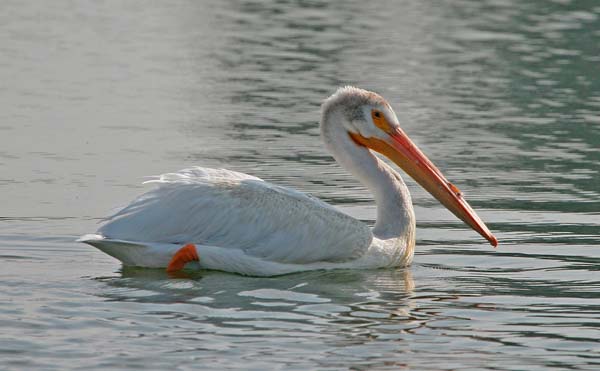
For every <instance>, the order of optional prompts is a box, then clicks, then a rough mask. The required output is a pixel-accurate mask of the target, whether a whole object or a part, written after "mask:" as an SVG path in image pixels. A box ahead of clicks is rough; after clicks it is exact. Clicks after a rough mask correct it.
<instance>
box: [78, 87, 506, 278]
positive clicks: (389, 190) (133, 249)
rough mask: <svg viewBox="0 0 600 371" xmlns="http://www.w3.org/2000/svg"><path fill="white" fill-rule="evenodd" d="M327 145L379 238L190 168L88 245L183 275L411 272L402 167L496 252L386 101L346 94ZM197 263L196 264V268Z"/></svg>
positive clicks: (322, 208)
mask: <svg viewBox="0 0 600 371" xmlns="http://www.w3.org/2000/svg"><path fill="white" fill-rule="evenodd" d="M320 128H321V138H322V139H323V141H324V142H325V146H326V147H327V149H328V150H329V151H330V152H331V154H332V155H333V157H334V158H335V159H336V161H337V162H338V163H339V164H340V165H342V167H344V168H345V169H346V170H347V171H349V172H350V173H352V174H353V175H354V176H356V177H357V178H358V179H359V180H360V182H361V183H362V184H364V185H365V186H366V187H367V188H368V189H369V190H370V191H371V192H372V193H373V195H374V197H375V202H376V203H377V222H376V223H375V226H374V228H373V229H370V228H368V227H367V226H366V225H365V224H363V223H362V222H360V221H358V220H356V219H354V218H352V217H351V216H348V215H346V214H344V213H342V212H340V211H338V210H337V209H336V208H334V207H332V206H330V205H328V204H326V203H324V202H322V201H320V200H318V199H316V198H314V197H312V196H310V195H306V194H304V193H301V192H298V191H295V190H293V189H289V188H285V187H280V186H277V185H273V184H270V183H267V182H265V181H263V180H262V179H259V178H256V177H253V176H251V175H247V174H243V173H238V172H234V171H229V170H223V169H208V168H200V167H195V168H190V169H185V170H181V171H179V172H176V173H170V174H164V175H161V176H160V177H158V178H157V179H155V180H151V181H149V182H150V183H156V184H157V185H158V187H157V188H155V189H153V190H151V191H149V192H147V193H145V194H143V195H141V196H140V197H138V198H137V199H135V200H134V201H133V202H132V203H131V204H129V205H128V206H127V207H125V208H124V209H122V210H121V211H119V212H117V213H116V214H115V215H113V216H111V217H110V218H108V220H107V223H106V224H104V225H103V226H102V227H101V228H100V229H99V230H98V232H97V234H93V235H86V236H83V237H82V238H81V239H80V241H82V242H85V243H88V244H90V245H92V246H95V247H97V248H98V249H100V250H102V251H104V252H105V253H107V254H109V255H111V256H113V257H115V258H117V259H119V260H121V261H122V262H123V264H125V265H133V266H141V267H163V268H164V267H167V271H177V270H179V269H181V268H183V267H184V266H186V267H188V268H194V269H215V270H222V271H228V272H235V273H240V274H246V275H257V276H271V275H279V274H285V273H291V272H298V271H305V270H314V269H332V268H380V267H396V266H406V265H409V264H410V263H411V261H412V258H413V252H414V247H415V229H416V226H415V214H414V211H413V206H412V202H411V198H410V194H409V192H408V188H407V187H406V185H405V184H404V182H403V181H402V178H400V176H399V175H398V173H397V172H396V171H394V170H393V169H392V168H391V167H390V166H388V165H387V164H386V163H385V162H383V161H382V160H380V159H379V158H377V157H376V156H375V155H374V154H373V153H372V152H371V150H373V151H375V152H379V153H381V154H383V155H385V156H386V157H388V158H389V159H390V160H391V161H393V162H394V163H396V164H397V165H398V166H399V167H401V168H402V169H403V170H404V171H405V172H406V173H407V174H408V175H410V176H411V177H412V178H413V179H415V180H416V181H417V182H418V183H419V184H420V185H421V186H422V187H423V188H425V189H426V190H427V191H428V192H429V193H431V194H432V195H433V196H434V197H435V198H437V199H438V200H439V201H440V202H441V203H442V204H443V205H444V206H446V207H447V208H448V209H449V210H450V211H452V212H453V213H454V214H455V215H456V216H457V217H458V218H460V219H461V220H463V221H464V222H465V223H466V224H468V225H469V226H471V228H473V229H474V230H475V231H477V232H478V233H479V234H481V235H482V236H483V237H485V238H486V239H487V240H488V241H489V242H490V243H491V244H492V245H493V246H496V245H497V244H498V241H497V240H496V238H495V237H494V236H493V235H492V233H491V232H490V231H489V230H488V228H487V227H486V226H485V224H484V223H483V221H482V220H481V219H480V218H479V217H478V216H477V214H475V212H474V211H473V209H472V208H471V207H470V206H469V204H468V203H467V201H465V199H464V198H463V196H462V194H461V193H460V191H459V190H458V188H457V187H456V186H454V185H453V184H452V183H450V182H449V181H448V180H446V178H445V177H444V176H443V175H442V173H441V172H440V171H439V170H438V169H437V168H436V167H435V166H434V165H433V163H432V162H431V161H430V160H429V159H428V158H427V157H426V156H425V155H424V154H423V153H422V152H421V151H420V150H419V149H418V148H417V147H416V146H415V144H414V143H413V142H412V141H411V140H410V139H409V138H408V136H406V134H405V133H404V131H402V129H401V128H400V125H399V123H398V119H397V118H396V114H395V113H394V111H393V110H392V108H391V107H390V105H389V104H388V103H387V102H386V101H385V99H383V98H382V97H381V96H380V95H378V94H376V93H373V92H370V91H366V90H362V89H358V88H355V87H344V88H340V89H338V91H337V92H336V93H335V94H333V95H332V96H331V97H329V98H328V99H327V100H325V102H324V103H323V105H322V107H321V123H320ZM188 263H189V264H188Z"/></svg>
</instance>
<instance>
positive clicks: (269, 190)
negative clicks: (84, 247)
mask: <svg viewBox="0 0 600 371" xmlns="http://www.w3.org/2000/svg"><path fill="white" fill-rule="evenodd" d="M150 182H152V183H156V184H157V185H158V187H157V188H155V189H153V190H151V191H149V192H147V193H145V194H143V195H142V196H140V197H138V198H137V199H136V200H134V201H133V202H132V203H131V204H130V205H128V206H127V207H125V208H124V209H122V210H121V211H119V212H118V213H116V214H115V215H113V216H112V217H110V218H109V219H108V221H107V223H106V224H105V225H104V226H102V227H101V228H100V230H99V231H98V232H99V233H101V234H102V235H103V236H105V237H107V238H112V239H120V240H127V241H137V242H159V243H177V244H184V243H189V242H192V243H196V244H201V245H210V246H219V247H223V248H231V249H241V250H243V251H244V252H245V253H246V254H248V255H251V256H254V257H258V258H261V259H265V260H270V261H274V262H281V263H299V264H303V263H311V262H317V261H332V262H339V261H345V260H350V259H355V258H357V257H360V256H361V255H363V254H364V253H365V252H366V250H367V249H368V247H369V245H370V244H371V240H372V238H373V235H372V233H371V230H370V229H369V228H368V227H367V226H366V225H365V224H363V223H362V222H360V221H358V220H356V219H354V218H352V217H350V216H348V215H346V214H344V213H342V212H340V211H338V210H336V209H335V208H333V207H332V206H330V205H328V204H326V203H324V202H322V201H320V200H318V199H316V198H314V197H312V196H309V195H306V194H303V193H301V192H298V191H295V190H292V189H289V188H285V187H279V186H276V185H273V184H270V183H267V182H265V181H263V180H261V179H259V178H256V177H253V176H250V175H247V174H242V173H238V172H233V171H228V170H223V169H207V168H199V167H196V168H191V169H186V170H182V171H180V172H177V173H170V174H164V175H161V176H160V177H159V178H158V179H155V180H151V181H150Z"/></svg>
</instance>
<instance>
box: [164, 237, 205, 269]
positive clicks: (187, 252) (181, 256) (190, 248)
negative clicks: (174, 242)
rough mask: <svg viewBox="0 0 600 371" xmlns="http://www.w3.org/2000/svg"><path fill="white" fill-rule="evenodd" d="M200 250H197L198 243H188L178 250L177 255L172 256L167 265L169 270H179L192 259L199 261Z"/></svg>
mask: <svg viewBox="0 0 600 371" xmlns="http://www.w3.org/2000/svg"><path fill="white" fill-rule="evenodd" d="M199 260H200V258H199V257H198V252H197V251H196V245H194V244H193V243H188V244H187V245H185V246H184V247H182V248H181V249H179V250H177V252H176V253H175V255H173V257H172V258H171V261H170V262H169V265H168V266H167V272H169V273H172V272H177V271H179V270H181V269H183V267H184V266H185V265H186V264H187V263H189V262H191V261H199Z"/></svg>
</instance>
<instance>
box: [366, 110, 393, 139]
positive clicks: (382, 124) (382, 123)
mask: <svg viewBox="0 0 600 371" xmlns="http://www.w3.org/2000/svg"><path fill="white" fill-rule="evenodd" d="M371 118H372V119H373V124H375V126H377V127H378V128H380V129H381V130H383V131H385V132H386V133H389V132H391V131H392V128H391V126H390V124H389V123H388V121H387V120H386V118H385V116H384V114H383V113H382V112H381V111H379V110H377V109H372V110H371Z"/></svg>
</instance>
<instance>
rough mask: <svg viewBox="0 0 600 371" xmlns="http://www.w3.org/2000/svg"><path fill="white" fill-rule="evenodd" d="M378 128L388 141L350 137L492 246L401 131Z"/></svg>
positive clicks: (480, 224)
mask: <svg viewBox="0 0 600 371" xmlns="http://www.w3.org/2000/svg"><path fill="white" fill-rule="evenodd" d="M378 126H379V125H378ZM381 128H382V129H387V130H384V131H386V132H387V134H388V135H389V136H390V140H382V139H378V138H365V137H363V136H361V135H360V134H355V133H350V137H351V138H352V139H353V140H354V142H356V143H357V144H359V145H362V146H365V147H368V148H371V149H372V150H374V151H377V152H379V153H381V154H382V155H384V156H386V157H387V158H389V159H390V160H392V161H393V162H394V163H396V165H398V166H399V167H401V168H402V169H403V170H404V171H405V172H406V173H407V174H408V175H410V176H411V177H412V178H413V179H414V180H416V181H417V183H419V184H420V185H421V186H422V187H423V188H425V189H426V190H427V192H429V193H431V195H432V196H433V197H435V198H436V199H437V200H438V201H440V202H441V203H442V204H443V205H444V206H446V208H448V210H450V211H451V212H452V213H453V214H454V215H456V216H457V217H458V218H459V219H460V220H462V221H463V222H465V223H466V224H468V225H469V226H470V227H471V228H473V229H474V230H475V231H477V233H479V234H480V235H482V236H483V237H484V238H485V239H486V240H488V241H489V242H490V244H492V246H494V247H496V246H497V245H498V240H497V239H496V237H494V235H493V234H492V233H491V232H490V230H489V229H488V228H487V227H486V225H485V224H484V223H483V221H482V220H481V219H480V218H479V216H477V214H476V213H475V211H473V209H472V208H471V206H469V204H468V203H467V201H466V200H465V199H464V197H463V195H462V193H461V192H460V190H459V189H458V188H457V187H456V186H455V185H454V184H452V183H450V182H449V181H448V180H447V179H446V178H445V177H444V175H443V174H442V173H441V171H440V170H439V169H438V168H437V167H436V166H435V165H434V164H433V163H432V162H431V161H430V160H429V159H428V158H427V156H425V154H423V152H421V150H419V148H417V146H416V145H415V144H414V143H413V142H412V141H411V140H410V138H409V137H408V136H407V135H406V134H405V133H404V132H403V131H402V129H399V128H392V127H391V126H389V125H385V128H384V127H381Z"/></svg>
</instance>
